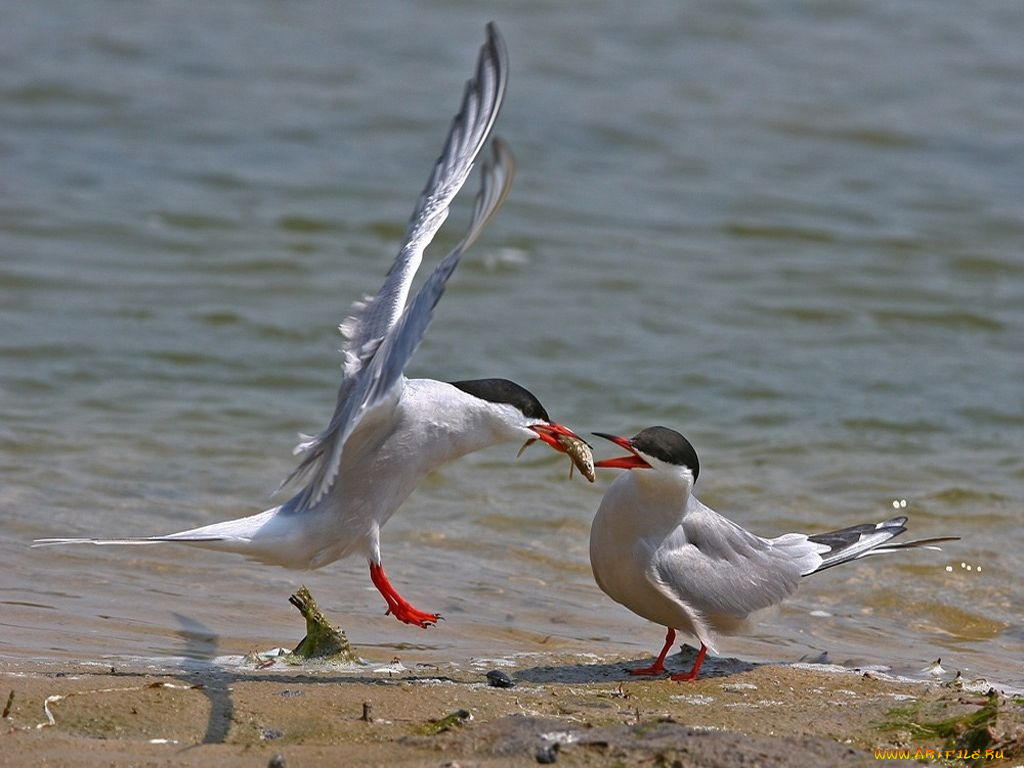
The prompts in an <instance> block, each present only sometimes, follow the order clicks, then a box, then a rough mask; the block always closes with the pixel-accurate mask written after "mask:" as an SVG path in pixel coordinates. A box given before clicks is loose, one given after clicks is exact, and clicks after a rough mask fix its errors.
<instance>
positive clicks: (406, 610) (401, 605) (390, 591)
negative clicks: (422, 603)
mask: <svg viewBox="0 0 1024 768" xmlns="http://www.w3.org/2000/svg"><path fill="white" fill-rule="evenodd" d="M370 581H372V582H373V586H375V587H376V588H377V591H378V592H380V594H381V595H382V596H383V598H384V599H385V600H386V601H387V604H388V610H387V613H390V614H391V615H392V616H394V617H395V618H396V619H398V620H399V621H402V622H405V623H406V624H415V625H416V626H418V627H423V628H424V629H425V628H426V627H429V626H430V625H431V624H437V620H438V619H440V618H441V617H440V616H439V615H438V614H436V613H424V612H423V611H418V610H416V609H415V608H413V607H412V605H410V604H409V602H408V601H407V600H406V599H405V598H404V597H402V596H401V595H400V594H398V590H396V589H395V588H394V587H393V586H391V582H390V581H388V577H387V575H386V574H385V573H384V567H383V566H382V565H380V563H370ZM386 615H387V614H385V616H386Z"/></svg>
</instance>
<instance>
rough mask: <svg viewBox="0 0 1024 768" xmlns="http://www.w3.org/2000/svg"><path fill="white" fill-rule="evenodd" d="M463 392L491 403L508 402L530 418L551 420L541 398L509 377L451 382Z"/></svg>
mask: <svg viewBox="0 0 1024 768" xmlns="http://www.w3.org/2000/svg"><path fill="white" fill-rule="evenodd" d="M449 383H450V384H451V385H452V386H453V387H458V388H459V389H461V390H462V391H463V392H465V393H467V394H470V395H473V397H479V398H480V399H481V400H487V401H488V402H491V403H508V404H509V405H513V406H515V407H516V408H518V409H519V410H520V411H522V412H523V415H524V416H526V418H528V419H538V420H540V421H546V422H549V423H550V422H551V417H550V416H548V412H547V411H545V410H544V406H543V405H541V404H540V400H538V399H537V398H536V397H534V395H533V393H532V392H530V391H529V390H528V389H526V388H525V387H521V386H519V385H518V384H516V383H515V382H514V381H509V380H508V379H470V380H468V381H452V382H449Z"/></svg>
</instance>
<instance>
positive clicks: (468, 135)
mask: <svg viewBox="0 0 1024 768" xmlns="http://www.w3.org/2000/svg"><path fill="white" fill-rule="evenodd" d="M507 79H508V54H507V52H506V50H505V42H504V40H502V38H501V35H500V34H499V33H498V30H497V27H495V26H494V24H493V23H491V24H488V25H487V40H486V42H485V43H484V45H483V47H482V48H481V49H480V55H479V58H478V60H477V67H476V73H475V75H474V76H473V78H472V79H471V80H469V81H468V82H467V83H466V89H465V93H464V94H463V98H462V105H461V107H460V108H459V113H458V114H457V115H456V116H455V118H454V119H453V121H452V126H451V129H450V130H449V133H448V139H447V140H446V141H445V145H444V149H443V150H442V151H441V155H440V157H439V158H438V159H437V163H436V164H435V165H434V170H433V172H432V173H431V174H430V178H429V179H428V180H427V184H426V186H425V187H424V189H423V193H422V194H421V195H420V199H419V200H418V201H417V203H416V208H415V210H414V211H413V213H412V217H411V218H410V220H409V226H408V228H407V229H406V232H405V243H404V244H403V245H402V248H401V250H400V251H399V253H398V256H397V257H396V258H395V261H394V263H393V264H392V265H391V269H390V270H389V271H388V276H387V279H386V280H385V281H384V285H382V286H381V289H380V291H379V292H378V293H377V295H376V296H373V297H369V298H367V299H365V300H364V301H361V302H356V303H355V304H354V305H353V307H352V313H351V314H350V315H349V316H348V317H347V318H346V319H345V320H344V321H343V322H342V323H341V325H340V326H339V330H340V331H341V333H342V335H343V336H344V337H345V345H344V347H343V352H344V353H345V374H346V375H352V374H354V373H356V372H358V371H359V369H361V368H362V367H363V366H364V365H365V363H366V360H367V359H369V357H371V356H372V354H373V351H374V350H375V349H376V345H377V344H379V343H380V340H381V339H382V338H383V337H384V336H385V334H387V332H388V331H390V330H391V329H392V328H393V327H394V325H395V323H396V322H398V318H399V317H400V316H401V314H402V311H403V310H404V309H405V302H406V298H407V297H408V294H409V288H410V286H411V285H412V281H413V278H414V277H415V275H416V271H417V270H418V269H419V266H420V262H421V261H422V260H423V251H424V250H425V249H426V247H427V246H428V245H429V244H430V242H431V240H433V239H434V235H435V234H437V231H438V230H439V229H440V228H441V225H442V224H444V222H445V219H447V218H448V211H449V207H450V206H451V203H452V201H453V200H454V199H455V196H456V194H458V192H459V190H460V189H461V188H462V185H463V184H465V183H466V179H467V178H468V176H469V173H470V171H471V170H472V169H473V163H474V161H475V160H476V157H477V155H478V154H480V151H481V149H483V146H484V143H485V142H486V141H487V137H488V136H489V135H490V133H491V129H492V128H493V127H494V121H495V120H496V119H497V117H498V112H499V110H500V108H501V102H502V100H503V99H504V96H505V87H506V82H507Z"/></svg>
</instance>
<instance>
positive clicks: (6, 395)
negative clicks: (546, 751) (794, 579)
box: [0, 0, 1024, 683]
mask: <svg viewBox="0 0 1024 768" xmlns="http://www.w3.org/2000/svg"><path fill="white" fill-rule="evenodd" d="M51 5H53V4H52V3H49V2H38V3H31V4H16V5H12V6H9V7H6V8H5V9H3V10H2V11H0V65H2V66H0V159H2V162H0V169H2V170H0V319H2V323H0V327H2V332H0V344H2V360H3V365H2V369H0V467H2V470H0V471H2V477H3V485H2V487H0V508H2V510H3V517H2V520H3V523H2V527H0V556H2V558H3V562H4V564H5V567H4V569H3V575H2V577H0V606H2V608H0V627H2V629H0V652H2V653H4V654H5V655H7V656H46V657H55V658H72V657H74V658H81V657H86V658H95V657H106V656H114V657H117V656H152V657H164V656H186V657H190V658H209V657H213V656H217V655H223V654H230V653H244V652H246V651H248V650H249V649H251V648H252V647H267V646H270V645H275V644H287V643H289V642H293V641H294V639H297V637H295V636H296V635H297V628H298V624H297V620H298V617H297V615H296V614H294V611H293V609H292V608H291V607H290V606H289V605H288V603H287V596H288V594H290V592H291V591H292V590H293V589H294V588H295V587H296V586H297V585H298V584H300V583H306V584H308V585H309V586H310V588H311V589H312V590H313V593H314V594H315V595H316V596H317V597H318V599H319V600H320V602H321V604H322V607H323V608H324V610H325V611H327V612H328V613H330V614H331V615H332V616H334V617H336V618H337V620H338V621H339V622H340V623H341V624H343V625H344V626H345V628H346V629H347V631H348V633H349V635H350V637H351V639H352V640H353V642H354V643H355V644H356V645H357V646H360V647H364V648H366V647H374V646H376V647H379V648H380V649H381V650H380V653H382V654H385V655H386V654H389V653H392V652H394V653H395V654H399V655H402V656H403V657H416V658H423V659H430V658H437V657H446V656H447V657H451V656H472V655H479V654H487V653H492V652H495V651H500V652H515V651H543V650H544V649H565V648H577V649H585V650H589V651H593V652H596V653H600V652H602V651H603V650H608V651H617V652H618V651H623V650H625V651H626V652H627V653H628V652H632V653H635V654H636V655H637V657H638V658H639V657H643V656H644V655H645V654H648V653H650V652H652V651H654V650H656V649H657V647H658V646H659V645H660V642H661V639H662V631H661V630H660V629H658V628H657V627H654V626H651V625H648V624H646V623H645V622H643V621H642V620H640V619H638V618H636V617H635V616H632V615H631V614H629V612H628V611H626V610H625V609H623V608H621V607H619V606H616V605H614V604H612V603H611V602H610V601H609V600H607V599H606V598H605V597H604V596H603V595H602V594H601V593H600V592H599V591H598V590H597V588H596V586H594V584H593V581H592V578H591V576H590V573H589V565H588V563H587V554H586V552H587V532H588V526H589V521H590V518H591V516H592V514H593V512H594V510H595V509H596V505H597V503H598V500H599V498H600V494H601V492H602V489H603V488H604V487H605V486H606V485H607V483H608V482H609V477H608V476H607V475H606V474H602V475H601V476H600V477H599V478H598V482H597V483H596V484H595V485H593V486H589V485H587V484H586V483H584V482H583V481H582V480H581V479H580V478H579V477H578V476H577V477H575V478H573V479H572V480H569V479H568V477H567V465H566V463H565V462H564V461H562V460H558V459H556V458H555V457H553V456H551V455H550V454H549V453H547V452H545V451H543V450H541V449H539V448H537V449H533V450H531V451H529V452H527V453H526V454H525V455H524V456H523V457H522V458H521V459H519V460H515V458H514V456H515V447H512V446H507V447H504V448H496V449H493V450H489V451H486V452H484V453H481V454H478V455H475V456H471V457H468V458H467V459H465V460H463V461H461V462H458V463H456V464H453V465H450V466H447V467H445V468H444V469H443V470H442V471H440V472H438V473H437V474H436V475H435V476H432V477H431V478H429V479H428V481H427V482H425V483H424V484H423V485H422V486H421V488H420V489H419V490H418V491H417V493H416V494H415V495H414V497H413V498H412V499H410V500H409V502H407V504H406V506H405V508H403V509H402V510H401V511H400V512H399V513H398V514H397V515H396V516H395V518H394V519H393V520H392V521H391V522H390V523H389V525H388V527H387V528H386V529H385V531H384V538H383V550H384V557H385V564H386V566H387V567H388V570H389V573H390V574H391V576H392V578H393V580H394V581H395V583H396V585H398V586H399V588H400V589H401V590H402V591H403V592H404V593H405V594H406V596H407V597H408V598H409V599H410V600H411V601H412V602H414V603H415V604H417V605H418V607H421V608H423V609H429V610H440V611H441V612H442V613H443V614H444V615H445V617H446V619H447V620H446V621H445V622H444V623H443V624H442V625H441V626H439V627H438V628H436V629H432V630H430V631H426V632H424V631H419V630H416V629H414V628H411V627H404V626H399V625H398V624H397V623H395V622H394V620H393V619H391V618H390V617H384V616H383V615H382V612H383V604H382V601H381V600H380V598H379V596H378V595H377V594H376V593H375V592H374V591H373V590H372V588H371V587H370V585H369V579H368V578H367V576H366V573H365V564H364V563H362V562H356V561H345V562H342V563H337V564H334V565H332V566H328V567H327V568H325V569H323V570H322V571H318V572H314V573H293V572H289V571H284V570H277V569H269V568H265V567H261V566H256V565H253V564H250V563H248V562H246V561H244V560H242V559H241V558H238V557H235V556H230V555H220V554H215V553H205V552H197V551H191V550H188V549H185V548H173V547H168V548H160V547H146V548H132V549H128V550H124V549H114V548H104V549H97V548H92V547H88V548H73V549H63V550H55V549H46V550H38V549H35V550H33V549H29V548H28V542H30V541H31V540H32V539H33V538H37V537H46V536H59V535H90V534H97V535H108V534H112V535H143V534H150V533H163V532H169V531H172V530H178V529H181V528H185V527H190V526H194V525H198V524H203V523H207V522H213V521H216V520H220V519H224V518H227V517H233V516H238V515H240V514H248V513H251V512H254V511H258V510H259V509H262V508H264V507H266V506H269V505H270V504H271V500H270V499H269V498H268V494H269V493H270V491H271V490H272V489H273V488H274V487H276V485H277V484H278V482H279V481H280V480H281V479H282V478H283V477H284V476H285V475H286V474H287V473H288V472H289V471H290V469H291V468H292V461H293V459H292V457H291V453H290V451H291V448H292V446H293V444H294V442H295V435H296V433H298V432H300V431H305V432H310V431H315V430H318V429H319V428H321V426H322V425H323V424H324V423H325V420H326V419H327V418H328V417H329V414H330V412H331V409H332V406H333V398H334V394H335V387H336V385H337V377H338V373H339V372H338V364H339V357H338V355H337V353H336V349H337V346H338V344H339V339H338V337H337V335H336V333H335V331H334V330H333V328H334V325H335V324H336V323H337V322H338V321H339V320H340V319H341V318H342V317H344V315H345V314H346V312H347V309H348V306H349V304H350V303H351V302H352V301H353V300H354V299H356V298H358V297H359V296H361V295H362V294H363V293H366V292H373V291H375V290H376V289H377V287H378V286H379V284H380V281H381V280H382V278H383V275H384V273H385V271H386V270H387V267H388V265H389V264H390V261H391V258H392V256H393V253H394V250H395V247H396V244H397V240H398V239H399V238H400V236H401V234H402V231H403V229H404V224H405V220H406V217H407V216H408V213H409V210H410V209H411V206H412V204H413V202H414V201H415V198H416V195H417V194H418V192H419V190H420V188H421V186H422V184H423V181H424V179H425V177H426V174H427V172H428V170H429V167H430V163H431V161H432V159H433V158H434V157H435V156H436V154H437V152H438V150H439V148H440V143H441V141H442V139H443V136H444V131H445V129H446V127H447V124H448V120H449V119H450V117H451V115H452V113H453V112H454V110H455V108H456V107H457V104H458V97H459V95H460V92H461V87H462V83H463V82H464V80H465V79H466V77H468V76H469V74H470V72H471V68H472V64H473V60H474V56H475V53H476V49H477V47H478V46H479V44H480V42H481V41H482V39H483V26H484V23H485V22H486V21H487V20H488V19H490V18H494V19H495V20H496V21H497V22H498V24H499V26H500V28H501V29H502V31H503V33H504V35H505V37H506V40H507V43H508V46H509V50H510V55H511V59H512V76H511V83H510V92H509V97H508V101H507V103H506V107H505V109H504V111H503V113H502V117H501V118H500V120H499V125H498V132H499V133H500V134H501V135H502V136H503V137H505V138H506V140H507V141H508V142H509V143H510V144H511V145H512V147H513V150H514V151H515V153H516V155H517V158H518V161H519V173H518V177H517V181H516V184H515V187H514V189H513V193H512V195H511V197H510V199H509V201H508V202H507V204H506V206H505V208H504V209H503V210H502V212H501V214H500V215H499V216H498V217H497V219H496V221H495V222H494V224H493V225H492V227H491V229H490V230H489V232H488V233H487V234H486V236H485V237H484V238H483V240H482V241H481V242H480V243H479V244H478V245H477V246H476V247H475V248H474V249H473V251H472V252H471V253H470V255H469V256H468V257H467V259H466V260H465V261H464V262H463V264H462V266H461V267H460V270H459V272H458V273H457V274H456V276H455V277H454V278H453V280H452V282H451V284H450V286H449V291H448V293H447V294H446V296H445V298H444V300H443V301H442V303H441V304H440V306H439V310H438V313H437V317H436V320H435V322H434V324H433V326H432V327H431V330H430V333H429V334H428V336H427V340H426V342H425V343H424V345H423V347H422V348H421V349H420V351H419V352H418V353H417V356H416V358H415V359H414V361H413V365H412V366H411V369H410V371H409V373H410V374H411V375H424V376H433V377H436V378H450V379H457V378H472V377H478V376H488V375H491V376H493V375H497V376H507V377H509V378H512V379H515V380H517V381H519V382H521V383H523V384H524V385H526V386H527V387H529V388H530V389H531V390H532V391H534V393H535V394H537V395H538V397H540V399H541V400H542V401H543V402H544V403H545V405H546V406H547V408H548V410H549V411H550V412H551V413H552V415H553V417H554V418H556V419H557V420H560V421H563V422H565V423H568V424H570V425H572V426H574V427H576V428H578V429H579V430H600V431H610V432H617V433H620V434H632V433H634V432H636V431H637V430H639V429H641V428H643V427H645V426H648V425H650V424H655V423H660V424H665V425H668V426H673V427H676V428H678V429H680V430H682V431H684V432H686V434H687V435H688V436H689V437H690V438H691V440H692V441H693V442H694V444H695V445H696V447H697V450H698V452H699V453H700V456H701V465H702V472H701V479H700V483H699V485H698V492H699V494H700V495H701V497H702V498H703V499H704V500H705V501H706V502H708V503H710V504H711V505H712V506H714V507H715V508H716V509H718V510H719V511H721V512H723V513H724V514H727V515H728V516H730V517H732V518H733V519H735V520H737V521H738V522H740V523H742V524H743V525H745V526H747V527H749V528H751V529H752V530H754V531H756V532H758V533H761V534H765V535H774V534H777V533H780V532H782V531H784V530H807V531H821V530H826V529H829V528H836V527H841V526H845V525H849V524H853V523H857V522H862V521H866V520H880V519H883V518H884V517H885V516H887V515H890V514H892V513H893V508H892V501H893V500H894V499H896V500H899V499H906V500H907V502H908V506H907V513H908V514H909V515H910V517H911V534H910V535H918V536H933V535H940V534H949V533H953V534H959V535H961V536H963V541H961V542H959V543H955V544H951V545H947V547H946V549H945V551H944V552H943V553H928V552H916V553H906V554H905V555H901V556H898V557H895V556H894V557H889V558H878V559H874V560H869V561H866V562H863V563H859V564H857V565H853V566H847V567H844V568H842V569H835V570H833V571H830V572H827V573H825V574H822V575H820V576H816V577H814V578H813V579H809V580H808V581H807V583H806V584H804V585H803V587H802V589H801V591H800V592H799V593H798V594H797V595H796V596H794V598H792V599H791V600H789V601H788V602H787V603H785V604H784V606H783V607H781V608H780V609H778V611H776V612H775V613H773V614H771V615H769V616H766V617H764V618H763V620H762V621H761V622H760V623H759V625H758V626H757V627H756V629H755V630H754V631H753V632H752V634H751V635H750V636H748V637H744V638H733V639H726V640H723V642H722V643H721V645H720V648H719V650H720V651H721V652H722V653H727V654H737V655H747V656H749V657H752V658H760V659H779V660H788V661H792V660H796V659H801V658H811V659H817V658H819V657H820V656H821V655H822V654H827V657H828V659H829V660H831V661H835V662H847V661H849V662H852V663H870V664H875V663H879V662H884V663H891V664H893V665H895V666H896V667H897V668H898V669H899V670H901V671H913V670H918V669H921V668H923V667H925V666H926V665H927V664H928V663H929V662H931V661H933V660H934V659H936V658H938V657H941V658H942V659H943V666H945V667H947V668H950V669H962V670H964V672H965V674H969V675H985V676H989V677H992V678H996V679H1001V680H1006V681H1014V682H1017V683H1020V682H1021V681H1024V667H1022V659H1024V631H1022V629H1021V624H1020V605H1021V603H1022V598H1024V582H1022V581H1021V579H1020V573H1021V572H1022V570H1024V533H1022V530H1021V526H1020V525H1019V519H1020V512H1021V507H1022V501H1024V493H1022V483H1024V460H1022V458H1021V457H1022V455H1024V429H1022V427H1024V389H1022V388H1021V384H1020V382H1021V381H1024V256H1022V248H1021V244H1022V242H1024V208H1022V206H1021V204H1020V201H1021V199H1024V159H1022V158H1024V151H1022V150H1024V141H1022V138H1021V133H1020V126H1021V125H1022V124H1024V92H1022V91H1021V89H1020V82H1021V81H1022V77H1024V54H1022V53H1021V48H1020V45H1019V41H1020V39H1021V37H1022V33H1024V17H1021V15H1020V14H1019V13H1018V10H1019V9H1018V7H1017V5H1016V4H1015V3H1010V2H1006V3H988V4H985V5H984V6H983V7H970V8H968V7H967V6H964V7H961V6H958V5H955V4H944V5H942V6H938V7H936V6H934V4H925V3H910V4H901V5H900V6H898V7H893V6H891V4H887V3H881V2H876V3H867V4H863V3H862V4H857V5H856V6H853V5H849V4H846V3H840V2H825V3H799V2H785V3H776V4H773V5H772V6H771V7H766V8H758V7H755V6H751V5H748V4H745V3H735V2H725V3H696V4H691V5H689V6H687V7H686V8H678V7H677V6H676V4H671V3H665V4H652V5H651V7H650V8H649V9H648V11H647V12H645V13H644V14H643V15H642V16H640V15H636V14H635V13H633V12H631V11H629V10H628V9H626V8H620V7H618V6H616V5H614V4H608V5H607V6H595V7H593V8H592V9H590V10H588V12H587V13H586V14H580V13H578V12H575V11H573V10H570V9H569V8H568V7H563V6H562V5H560V4H556V3H532V4H529V5H528V7H524V8H517V9H516V11H515V13H514V14H512V15H510V14H509V13H507V12H505V11H503V10H500V8H501V7H500V6H495V7H494V8H495V10H493V11H489V12H484V10H482V8H481V6H480V5H479V4H467V3H462V2H452V3H446V4H440V5H434V6H433V7H428V6H427V5H425V4H423V5H415V6H406V5H399V4H396V3H383V4H378V5H376V6H375V10H374V11H373V12H371V13H367V12H366V11H365V10H364V9H363V7H362V6H359V7H358V9H357V8H356V7H355V6H350V5H349V4H346V3H333V4H330V5H329V6H322V5H297V4H293V3H289V4H279V3H270V2H266V3H240V2H232V1H230V0H229V2H224V3H219V4H216V5H215V6H211V7H189V8H185V9H183V8H181V7H179V6H171V5H161V4H156V5H153V4H150V5H146V6H133V5H124V4H120V3H114V2H97V3H90V4H80V5H74V6H70V7H68V6H66V5H64V4H62V5H61V6H60V10H59V12H58V11H57V10H56V6H53V7H51ZM473 183H475V182H471V184H473ZM470 196H471V195H470V194H466V195H465V198H466V200H464V201H463V205H462V206H461V208H460V209H459V210H458V211H457V212H456V214H454V215H453V226H451V227H449V228H448V229H447V230H446V231H445V232H444V233H443V235H442V237H441V238H440V240H441V242H440V245H441V246H450V245H452V244H454V242H455V241H456V240H457V238H458V237H459V234H460V233H459V231H458V228H459V224H460V223H461V222H464V221H465V220H466V215H467V208H468V200H469V198H470ZM435 250H436V251H437V252H443V249H442V248H438V249H435ZM434 255H435V257H436V256H437V253H436V252H435V253H434ZM596 447H597V448H598V451H599V452H602V455H608V452H605V449H604V448H602V447H600V446H596Z"/></svg>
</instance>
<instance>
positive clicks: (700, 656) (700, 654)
mask: <svg viewBox="0 0 1024 768" xmlns="http://www.w3.org/2000/svg"><path fill="white" fill-rule="evenodd" d="M707 652H708V647H707V646H706V645H704V643H701V644H700V650H699V651H697V660H696V661H695V662H693V668H692V669H691V670H690V671H689V672H681V673H680V674H678V675H670V676H669V680H696V679H697V672H699V671H700V665H701V664H703V663H704V655H705V654H706V653H707Z"/></svg>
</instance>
